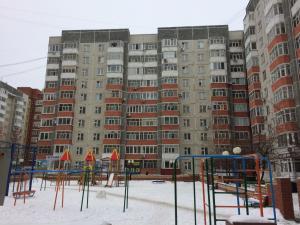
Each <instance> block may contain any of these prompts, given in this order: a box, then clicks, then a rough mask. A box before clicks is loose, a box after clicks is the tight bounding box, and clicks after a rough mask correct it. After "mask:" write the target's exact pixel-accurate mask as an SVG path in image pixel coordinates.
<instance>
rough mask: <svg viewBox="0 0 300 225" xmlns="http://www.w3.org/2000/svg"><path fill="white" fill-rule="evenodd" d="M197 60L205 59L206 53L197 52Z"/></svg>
mask: <svg viewBox="0 0 300 225" xmlns="http://www.w3.org/2000/svg"><path fill="white" fill-rule="evenodd" d="M197 60H198V62H201V61H203V60H204V53H198V54H197Z"/></svg>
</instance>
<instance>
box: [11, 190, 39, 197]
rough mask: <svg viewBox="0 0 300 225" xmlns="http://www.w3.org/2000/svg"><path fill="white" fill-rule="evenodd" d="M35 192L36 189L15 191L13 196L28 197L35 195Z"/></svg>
mask: <svg viewBox="0 0 300 225" xmlns="http://www.w3.org/2000/svg"><path fill="white" fill-rule="evenodd" d="M34 194H35V190H32V191H19V192H14V193H13V197H14V198H22V197H24V195H25V196H26V197H33V196H34Z"/></svg>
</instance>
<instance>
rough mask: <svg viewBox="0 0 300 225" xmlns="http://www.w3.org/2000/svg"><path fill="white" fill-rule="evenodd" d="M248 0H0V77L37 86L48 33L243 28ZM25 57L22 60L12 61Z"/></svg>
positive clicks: (40, 84) (40, 82)
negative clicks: (170, 28)
mask: <svg viewBox="0 0 300 225" xmlns="http://www.w3.org/2000/svg"><path fill="white" fill-rule="evenodd" d="M247 3H248V0H226V1H225V0H184V1H179V0H147V1H145V0H84V1H82V0H81V1H79V0H1V1H0V27H1V35H0V80H2V81H4V82H7V83H8V84H10V85H12V86H14V87H19V86H29V87H32V88H39V89H42V88H43V87H44V81H45V72H46V56H47V50H48V38H49V36H60V35H61V31H62V30H68V29H78V30H79V29H109V28H110V29H112V28H129V30H130V33H131V34H148V33H156V32H157V28H158V27H168V26H199V25H220V24H228V25H229V28H230V30H241V29H243V18H244V15H245V8H246V5H247ZM24 61H30V62H27V63H22V64H17V65H9V66H7V64H15V63H19V62H24Z"/></svg>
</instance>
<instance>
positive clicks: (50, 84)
mask: <svg viewBox="0 0 300 225" xmlns="http://www.w3.org/2000/svg"><path fill="white" fill-rule="evenodd" d="M45 87H46V88H56V87H57V82H56V81H46V84H45Z"/></svg>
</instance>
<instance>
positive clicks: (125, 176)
mask: <svg viewBox="0 0 300 225" xmlns="http://www.w3.org/2000/svg"><path fill="white" fill-rule="evenodd" d="M126 189H127V169H126V168H125V192H124V205H123V212H125V207H126V199H127V198H126V194H127V190H126Z"/></svg>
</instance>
